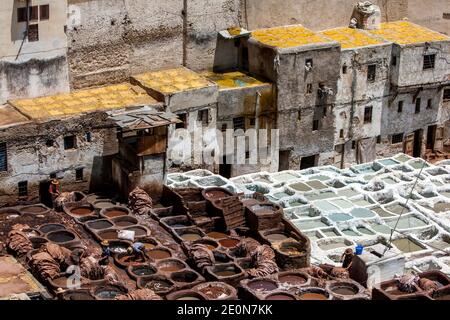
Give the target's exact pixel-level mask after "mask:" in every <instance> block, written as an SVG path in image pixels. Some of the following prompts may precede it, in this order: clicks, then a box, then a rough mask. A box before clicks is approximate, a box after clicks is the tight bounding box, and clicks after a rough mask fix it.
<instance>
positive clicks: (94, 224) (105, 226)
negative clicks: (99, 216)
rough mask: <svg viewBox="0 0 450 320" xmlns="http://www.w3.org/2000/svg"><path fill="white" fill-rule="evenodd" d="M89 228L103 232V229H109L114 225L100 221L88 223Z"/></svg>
mask: <svg viewBox="0 0 450 320" xmlns="http://www.w3.org/2000/svg"><path fill="white" fill-rule="evenodd" d="M87 225H88V227H89V228H91V229H95V230H101V229H108V228H111V227H112V226H113V224H112V223H111V222H110V221H107V220H99V221H92V222H88V224H87Z"/></svg>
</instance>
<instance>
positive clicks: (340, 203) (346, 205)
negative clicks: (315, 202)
mask: <svg viewBox="0 0 450 320" xmlns="http://www.w3.org/2000/svg"><path fill="white" fill-rule="evenodd" d="M330 202H331V203H333V204H335V205H337V206H339V207H340V208H342V209H350V208H352V207H353V204H352V203H351V202H349V201H347V200H344V199H336V200H331V201H330Z"/></svg>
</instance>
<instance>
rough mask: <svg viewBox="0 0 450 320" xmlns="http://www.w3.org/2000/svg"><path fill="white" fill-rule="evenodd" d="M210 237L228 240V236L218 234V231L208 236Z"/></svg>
mask: <svg viewBox="0 0 450 320" xmlns="http://www.w3.org/2000/svg"><path fill="white" fill-rule="evenodd" d="M206 235H207V236H208V237H210V238H213V239H223V238H227V237H228V235H227V234H225V233H222V232H216V231H212V232H209V233H207V234H206Z"/></svg>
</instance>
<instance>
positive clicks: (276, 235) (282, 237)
mask: <svg viewBox="0 0 450 320" xmlns="http://www.w3.org/2000/svg"><path fill="white" fill-rule="evenodd" d="M266 237H267V239H269V241H281V240H286V239H287V238H288V237H287V236H286V235H285V234H283V233H272V234H268V235H267V236H266Z"/></svg>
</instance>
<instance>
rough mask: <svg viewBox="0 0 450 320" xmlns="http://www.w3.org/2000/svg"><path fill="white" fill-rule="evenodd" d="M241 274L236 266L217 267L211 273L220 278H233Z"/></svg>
mask: <svg viewBox="0 0 450 320" xmlns="http://www.w3.org/2000/svg"><path fill="white" fill-rule="evenodd" d="M239 272H240V270H239V269H238V268H236V266H234V265H217V266H215V267H213V268H212V269H211V273H213V274H215V275H216V276H218V277H231V276H234V275H236V274H238V273H239Z"/></svg>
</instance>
